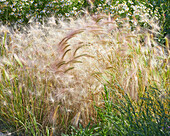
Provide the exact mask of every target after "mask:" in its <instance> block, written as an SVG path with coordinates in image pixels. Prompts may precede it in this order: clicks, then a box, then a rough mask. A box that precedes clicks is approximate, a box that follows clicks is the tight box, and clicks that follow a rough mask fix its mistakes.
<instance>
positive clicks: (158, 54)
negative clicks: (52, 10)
mask: <svg viewBox="0 0 170 136" xmlns="http://www.w3.org/2000/svg"><path fill="white" fill-rule="evenodd" d="M118 17H119V16H115V17H111V16H108V15H100V16H97V15H96V16H89V15H85V16H84V17H81V18H78V19H77V20H74V19H72V18H70V21H68V22H66V21H59V24H56V23H55V18H50V19H49V22H48V23H44V24H42V25H41V24H37V23H36V22H31V23H30V25H29V26H27V27H23V29H22V31H17V30H15V31H14V30H12V29H9V28H8V27H5V26H1V28H0V30H1V32H0V36H1V37H0V38H1V44H0V105H1V106H0V108H1V110H0V111H1V112H0V116H1V117H2V120H3V121H6V122H8V123H9V124H10V126H12V129H13V130H11V132H16V133H21V132H22V133H24V134H27V135H29V134H32V135H41V134H44V135H52V134H54V135H60V134H61V133H69V132H70V131H71V129H70V128H71V126H74V127H80V126H79V124H81V125H82V127H84V126H86V125H87V124H88V123H89V121H90V120H93V121H94V122H96V123H99V122H98V117H99V116H98V115H99V114H100V113H102V112H101V111H99V112H98V111H96V109H95V107H99V108H103V107H106V108H107V106H106V99H105V96H104V94H106V95H108V93H107V90H106V89H103V85H104V84H105V85H106V86H108V87H109V89H111V90H114V91H115V92H117V97H118V98H119V99H120V100H121V99H123V98H124V97H125V96H126V94H129V96H130V99H132V101H134V103H135V102H138V101H140V97H142V96H143V95H145V93H146V88H148V87H150V86H153V87H154V88H156V89H157V90H159V91H160V92H159V96H160V97H164V99H165V100H167V99H168V98H169V97H168V98H167V97H166V95H168V90H169V71H170V70H169V54H168V52H169V49H168V46H167V47H166V48H163V47H161V46H159V43H157V42H156V41H155V38H156V36H157V33H159V30H160V29H159V26H158V25H157V22H155V20H152V19H148V21H149V22H148V23H149V24H150V26H152V27H151V29H147V28H145V27H141V26H140V25H137V26H136V27H134V29H133V30H132V29H129V28H130V26H131V24H129V20H127V18H125V19H124V18H123V19H118V20H117V18H118ZM133 19H134V21H136V20H135V17H134V18H133ZM107 97H110V98H109V100H111V101H112V102H113V103H114V102H116V101H119V99H115V100H114V98H116V97H113V96H112V95H110V96H107ZM125 100H128V99H125ZM125 102H126V101H125ZM164 107H168V104H167V103H165V104H164ZM104 109H105V108H104ZM109 110H112V107H109Z"/></svg>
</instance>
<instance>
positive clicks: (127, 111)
mask: <svg viewBox="0 0 170 136" xmlns="http://www.w3.org/2000/svg"><path fill="white" fill-rule="evenodd" d="M104 90H105V92H104V93H103V101H104V106H103V107H96V110H97V113H98V121H97V124H96V125H94V124H92V125H91V126H90V124H89V125H87V126H86V127H85V128H83V127H81V125H80V127H79V129H75V128H74V127H73V131H72V135H74V136H75V135H76V136H80V135H107V136H108V135H127V136H131V135H142V136H145V135H160V136H166V135H169V127H170V126H169V125H170V121H169V109H168V107H167V104H168V101H169V97H168V96H166V97H164V98H163V97H160V91H159V90H157V89H156V88H153V87H149V88H146V92H145V93H144V94H143V96H142V97H140V98H139V101H138V102H135V101H133V100H132V99H131V97H129V95H127V94H126V95H124V96H123V97H122V98H121V99H120V97H119V93H117V90H112V89H109V88H108V87H106V86H105V87H104ZM167 93H168V92H167Z"/></svg>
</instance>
